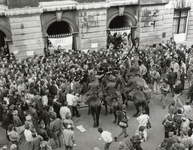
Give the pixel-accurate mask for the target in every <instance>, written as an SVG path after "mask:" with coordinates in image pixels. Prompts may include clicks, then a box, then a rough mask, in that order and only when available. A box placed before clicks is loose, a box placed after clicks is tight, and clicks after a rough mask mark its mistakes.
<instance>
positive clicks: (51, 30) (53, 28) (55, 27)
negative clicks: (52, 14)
mask: <svg viewBox="0 0 193 150" xmlns="http://www.w3.org/2000/svg"><path fill="white" fill-rule="evenodd" d="M69 33H72V28H71V27H70V25H69V24H68V23H67V22H65V21H61V22H54V23H52V24H51V25H50V26H49V27H48V29H47V34H48V35H49V36H50V35H62V34H69Z"/></svg>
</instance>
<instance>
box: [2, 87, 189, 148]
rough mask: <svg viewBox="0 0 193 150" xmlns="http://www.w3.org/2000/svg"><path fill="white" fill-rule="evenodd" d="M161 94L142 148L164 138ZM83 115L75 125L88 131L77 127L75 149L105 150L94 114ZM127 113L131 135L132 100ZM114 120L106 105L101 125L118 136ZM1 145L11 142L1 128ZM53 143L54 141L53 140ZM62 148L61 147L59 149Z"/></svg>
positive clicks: (83, 112)
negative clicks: (107, 112)
mask: <svg viewBox="0 0 193 150" xmlns="http://www.w3.org/2000/svg"><path fill="white" fill-rule="evenodd" d="M186 93H187V91H184V92H183V95H182V96H181V97H180V98H181V100H182V101H183V102H184V99H185V98H186V97H187V96H186ZM160 98H161V97H160V95H153V98H152V101H151V102H150V118H151V119H150V120H151V123H152V129H149V130H148V140H147V141H146V142H145V143H143V144H142V148H143V149H144V150H155V148H156V147H157V146H158V145H159V144H160V142H161V141H162V140H163V137H164V129H163V126H162V124H161V122H162V120H163V119H164V116H165V115H166V114H167V108H166V109H162V105H161V102H160ZM171 101H172V98H171V94H169V95H167V101H166V104H167V106H168V105H169V103H170V102H171ZM80 113H81V115H82V116H81V117H80V118H79V119H78V118H74V122H75V125H76V126H77V125H83V127H84V128H85V129H86V132H83V133H82V132H80V131H79V130H78V129H75V138H76V147H75V148H74V150H93V149H94V147H98V148H99V149H100V150H103V146H104V145H103V144H104V142H103V141H102V140H99V138H100V134H99V133H98V131H97V128H93V127H92V125H93V121H92V116H88V115H87V109H82V110H80ZM127 113H128V115H129V117H130V120H129V128H128V133H129V137H128V138H131V136H132V135H133V134H134V133H135V131H136V129H137V127H138V124H137V121H136V118H133V117H132V114H134V113H135V108H134V105H133V104H132V102H130V103H129V106H128V108H127ZM112 121H113V115H108V116H105V115H104V107H103V109H102V112H101V116H100V126H101V127H102V128H103V129H104V130H108V131H110V132H111V133H112V134H113V137H114V136H117V135H118V134H119V132H120V130H121V129H120V128H119V127H118V126H117V125H115V124H113V123H112ZM0 133H1V136H0V146H1V145H3V144H9V143H7V140H6V137H5V132H4V130H3V129H2V128H1V129H0ZM125 140H126V139H124V138H121V139H119V140H118V142H113V143H112V145H111V150H118V145H119V142H120V141H125ZM52 143H53V142H52ZM21 150H26V147H25V145H24V144H22V145H21ZM57 150H60V149H57Z"/></svg>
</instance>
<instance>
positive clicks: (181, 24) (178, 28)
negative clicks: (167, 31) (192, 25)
mask: <svg viewBox="0 0 193 150" xmlns="http://www.w3.org/2000/svg"><path fill="white" fill-rule="evenodd" d="M188 11H189V9H176V10H174V22H173V34H179V33H185V32H186V22H187V17H188Z"/></svg>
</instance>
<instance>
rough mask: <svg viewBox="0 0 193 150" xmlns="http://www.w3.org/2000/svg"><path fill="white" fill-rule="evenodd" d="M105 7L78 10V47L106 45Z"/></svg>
mask: <svg viewBox="0 0 193 150" xmlns="http://www.w3.org/2000/svg"><path fill="white" fill-rule="evenodd" d="M106 20H107V9H106V8H105V9H95V10H91V9H89V10H79V34H80V43H81V44H80V45H81V47H80V49H91V50H98V49H101V48H105V47H106Z"/></svg>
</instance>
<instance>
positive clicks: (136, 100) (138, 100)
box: [132, 90, 149, 117]
mask: <svg viewBox="0 0 193 150" xmlns="http://www.w3.org/2000/svg"><path fill="white" fill-rule="evenodd" d="M132 101H133V104H134V105H135V108H136V110H137V112H136V113H135V114H134V115H133V117H137V116H139V115H140V112H142V111H143V110H145V112H146V114H148V115H149V101H148V100H147V98H146V95H145V93H144V92H143V91H140V90H138V91H136V92H135V93H134V95H133V98H132ZM140 107H142V110H141V111H140Z"/></svg>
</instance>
